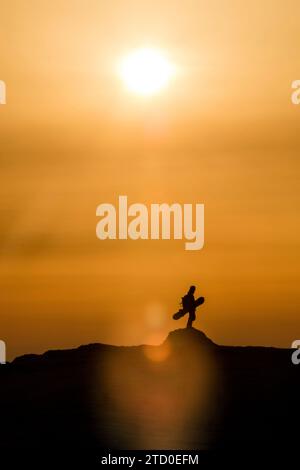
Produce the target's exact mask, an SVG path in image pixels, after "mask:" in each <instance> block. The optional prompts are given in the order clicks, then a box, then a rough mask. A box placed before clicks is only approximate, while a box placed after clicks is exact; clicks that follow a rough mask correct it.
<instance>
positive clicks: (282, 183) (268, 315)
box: [0, 0, 300, 359]
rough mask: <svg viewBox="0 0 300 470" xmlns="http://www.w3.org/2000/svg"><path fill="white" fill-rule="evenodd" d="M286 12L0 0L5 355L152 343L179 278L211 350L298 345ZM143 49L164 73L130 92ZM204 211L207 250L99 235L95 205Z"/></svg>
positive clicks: (297, 129)
mask: <svg viewBox="0 0 300 470" xmlns="http://www.w3.org/2000/svg"><path fill="white" fill-rule="evenodd" d="M299 18H300V4H299V2H298V1H297V0H292V1H291V0H288V1H286V2H282V1H279V0H276V1H264V2H260V1H258V0H255V1H253V2H246V3H245V2H238V1H233V0H228V1H221V0H219V1H214V0H213V1H209V2H208V1H200V0H199V1H189V0H187V1H185V2H182V1H178V0H173V1H159V2H158V1H151V2H150V1H137V0H136V1H130V0H128V1H116V0H113V1H99V0H97V1H96V0H92V1H88V2H86V1H72V2H71V1H66V0H60V1H53V0H51V1H48V0H45V1H43V2H39V1H37V0H35V1H26V2H25V1H20V0H19V1H18V0H17V1H13V2H12V1H3V2H2V3H1V19H0V23H1V27H0V79H1V80H4V81H5V82H6V85H7V105H6V106H0V139H1V140H0V142H1V144H0V151H1V186H0V194H1V199H0V201H1V202H0V204H1V205H0V209H1V232H0V234H1V235H0V236H1V278H0V282H1V297H0V303H1V305H0V311H1V328H0V337H1V339H3V340H5V341H6V343H7V349H8V356H9V358H10V359H11V358H13V357H15V356H16V355H20V354H23V353H26V352H41V351H44V350H46V349H49V348H66V347H74V346H77V345H79V344H84V343H88V342H109V343H115V344H139V343H144V342H150V343H151V342H152V343H158V342H160V340H161V339H162V338H164V336H165V335H166V334H167V333H168V331H169V330H170V329H174V328H177V327H182V326H184V325H185V320H182V321H179V322H177V323H175V322H174V321H173V320H172V319H171V314H172V313H174V312H175V311H176V310H177V307H178V302H179V300H180V296H181V295H183V294H184V293H185V291H186V290H187V288H188V287H189V285H190V284H196V285H197V286H198V290H197V292H196V294H198V295H204V296H205V297H206V300H207V302H206V304H205V305H204V306H203V307H201V309H199V312H198V319H197V321H196V323H195V326H196V327H197V328H200V329H203V330H204V331H205V332H206V334H207V335H208V336H210V337H211V338H212V339H213V340H214V341H215V342H218V343H220V344H240V345H243V344H253V345H255V344H262V345H273V346H284V347H290V345H291V342H292V341H293V340H294V339H296V338H297V337H299V329H300V319H299V235H298V231H299V216H298V213H299V167H300V164H299V150H300V137H299V136H300V106H299V107H297V106H294V105H293V104H292V103H291V98H290V96H291V92H292V89H291V83H292V81H293V80H295V79H299V76H300V63H299ZM143 45H151V46H153V47H158V48H161V49H162V50H164V51H166V52H167V54H168V55H169V57H170V60H172V61H173V62H174V63H175V64H177V66H178V68H179V72H180V73H178V75H177V77H176V78H175V79H174V80H173V81H172V83H171V84H170V86H169V88H168V89H167V90H165V91H164V92H162V93H160V94H158V95H157V96H155V97H152V98H148V99H144V98H140V97H137V96H134V95H132V94H130V93H128V92H127V91H126V89H125V88H124V86H123V84H122V83H121V82H120V80H119V78H118V76H117V74H116V63H117V61H118V59H119V58H120V57H122V56H123V55H124V54H127V53H128V52H130V51H131V50H133V49H134V48H136V47H140V46H143ZM119 194H125V195H127V196H128V199H129V203H133V202H141V203H145V204H150V203H155V202H166V203H172V202H178V203H181V204H182V203H193V204H195V203H196V202H199V203H202V202H203V203H204V204H205V247H204V249H203V250H202V251H198V252H192V251H191V252H188V251H185V250H184V243H183V241H104V242H103V241H102V242H101V241H99V240H98V239H97V238H96V235H95V228H96V223H97V219H96V217H95V210H96V207H97V205H98V204H100V203H102V202H111V203H113V204H116V203H117V197H118V195H119Z"/></svg>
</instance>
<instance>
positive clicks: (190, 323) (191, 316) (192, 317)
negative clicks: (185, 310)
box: [186, 310, 196, 328]
mask: <svg viewBox="0 0 300 470" xmlns="http://www.w3.org/2000/svg"><path fill="white" fill-rule="evenodd" d="M195 320H196V314H195V311H194V310H192V311H191V312H189V319H188V322H187V325H186V327H187V328H192V327H193V321H195Z"/></svg>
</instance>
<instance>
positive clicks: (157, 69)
mask: <svg viewBox="0 0 300 470" xmlns="http://www.w3.org/2000/svg"><path fill="white" fill-rule="evenodd" d="M119 72H120V76H121V78H122V80H123V81H124V83H125V85H126V87H127V88H128V89H129V90H130V91H132V92H134V93H137V94H139V95H145V96H148V95H153V94H155V93H157V92H159V91H160V90H162V89H163V88H165V87H166V86H167V85H168V83H169V81H170V79H171V77H172V76H173V74H174V67H173V66H172V65H171V63H170V62H169V61H168V60H167V58H166V57H165V55H164V54H163V53H162V52H160V51H159V50H157V49H151V48H141V49H137V50H135V51H134V52H132V53H130V54H129V55H127V56H126V57H124V59H123V60H122V61H121V64H120V69H119Z"/></svg>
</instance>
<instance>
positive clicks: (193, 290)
mask: <svg viewBox="0 0 300 470" xmlns="http://www.w3.org/2000/svg"><path fill="white" fill-rule="evenodd" d="M195 290H196V287H195V286H191V287H190V288H189V294H193V293H194V292H195Z"/></svg>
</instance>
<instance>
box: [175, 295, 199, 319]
mask: <svg viewBox="0 0 300 470" xmlns="http://www.w3.org/2000/svg"><path fill="white" fill-rule="evenodd" d="M204 300H205V299H204V297H198V299H196V300H195V307H199V305H202V304H203V303H204ZM187 313H188V310H186V309H185V308H181V309H180V310H178V312H176V313H174V315H173V318H174V320H179V318H182V317H183V316H184V315H186V314H187Z"/></svg>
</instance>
